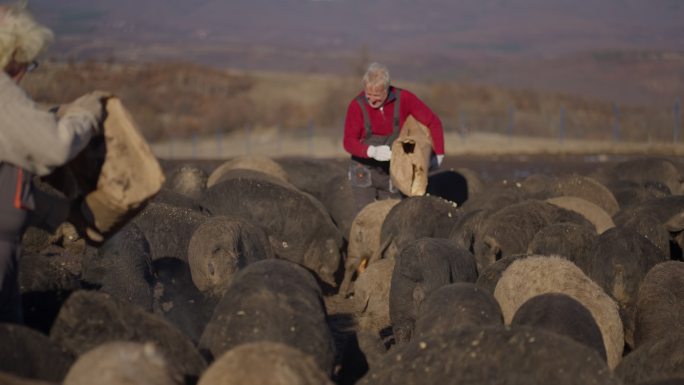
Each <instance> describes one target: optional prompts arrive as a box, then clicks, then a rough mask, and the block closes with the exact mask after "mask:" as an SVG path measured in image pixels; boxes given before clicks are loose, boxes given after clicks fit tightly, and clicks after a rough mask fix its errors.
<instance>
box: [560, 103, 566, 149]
mask: <svg viewBox="0 0 684 385" xmlns="http://www.w3.org/2000/svg"><path fill="white" fill-rule="evenodd" d="M558 140H559V141H560V142H561V143H563V141H564V140H565V107H564V106H561V108H560V121H559V125H558Z"/></svg>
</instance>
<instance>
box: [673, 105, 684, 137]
mask: <svg viewBox="0 0 684 385" xmlns="http://www.w3.org/2000/svg"><path fill="white" fill-rule="evenodd" d="M681 121H682V106H681V100H680V99H679V98H677V99H675V105H674V128H673V130H674V131H673V137H674V142H675V143H677V142H678V141H679V129H680V127H681V124H682V123H681Z"/></svg>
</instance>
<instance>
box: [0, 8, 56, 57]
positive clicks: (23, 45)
mask: <svg viewBox="0 0 684 385" xmlns="http://www.w3.org/2000/svg"><path fill="white" fill-rule="evenodd" d="M52 40H53V33H52V31H50V30H49V29H48V28H47V27H44V26H42V25H40V24H38V23H37V22H36V21H35V19H34V18H33V16H32V15H31V13H30V12H29V11H28V10H27V9H26V2H25V1H23V2H20V3H17V4H13V5H0V68H5V67H7V65H8V64H9V63H10V62H11V61H12V59H14V61H16V62H17V63H30V62H31V61H33V60H35V59H36V57H38V55H40V54H41V52H43V51H44V50H45V48H46V47H47V46H48V44H50V43H51V42H52Z"/></svg>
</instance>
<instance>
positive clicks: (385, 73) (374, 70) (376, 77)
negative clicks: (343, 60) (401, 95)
mask: <svg viewBox="0 0 684 385" xmlns="http://www.w3.org/2000/svg"><path fill="white" fill-rule="evenodd" d="M363 85H364V87H365V86H367V85H369V86H375V85H382V86H384V87H385V89H387V88H389V86H390V74H389V70H388V69H387V67H385V66H384V65H382V64H380V63H371V64H370V65H369V66H368V69H367V70H366V74H365V75H363Z"/></svg>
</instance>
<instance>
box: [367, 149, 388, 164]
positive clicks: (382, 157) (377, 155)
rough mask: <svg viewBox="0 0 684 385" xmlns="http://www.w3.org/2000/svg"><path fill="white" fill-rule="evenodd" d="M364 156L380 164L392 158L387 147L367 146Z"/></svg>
mask: <svg viewBox="0 0 684 385" xmlns="http://www.w3.org/2000/svg"><path fill="white" fill-rule="evenodd" d="M366 154H367V155H368V157H369V158H373V159H375V160H379V161H380V162H387V161H389V160H390V158H392V150H390V148H389V146H368V151H366Z"/></svg>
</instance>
